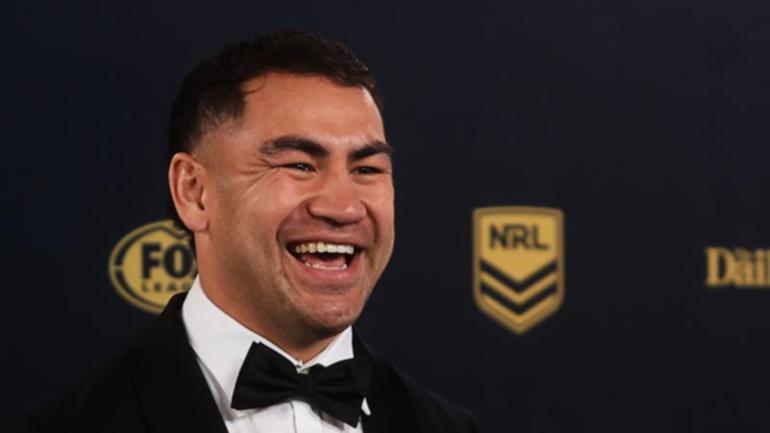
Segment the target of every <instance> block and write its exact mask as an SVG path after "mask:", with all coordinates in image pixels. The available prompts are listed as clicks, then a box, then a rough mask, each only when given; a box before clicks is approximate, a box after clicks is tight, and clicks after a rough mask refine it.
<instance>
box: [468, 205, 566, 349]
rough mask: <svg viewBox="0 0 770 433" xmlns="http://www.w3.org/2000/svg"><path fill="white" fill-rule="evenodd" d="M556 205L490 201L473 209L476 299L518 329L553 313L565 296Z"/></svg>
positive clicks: (559, 217)
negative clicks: (493, 204) (503, 204)
mask: <svg viewBox="0 0 770 433" xmlns="http://www.w3.org/2000/svg"><path fill="white" fill-rule="evenodd" d="M563 220H564V218H563V214H562V212H561V211H560V210H557V209H549V208H539V207H523V206H510V207H489V208H479V209H476V210H475V211H474V212H473V242H474V245H473V285H474V289H473V294H474V298H475V299H476V305H478V307H479V308H480V309H481V311H483V312H484V313H486V314H487V315H489V316H490V317H492V318H493V319H495V320H496V321H497V322H499V323H501V324H502V325H504V326H505V327H507V328H509V329H510V330H512V331H513V332H515V333H517V334H523V333H524V332H527V331H528V330H529V329H530V328H532V327H533V326H535V325H537V324H538V323H540V322H542V321H543V320H545V319H546V318H547V317H549V316H550V315H552V314H553V313H555V312H556V311H557V310H558V309H559V307H560V306H561V303H562V300H563V299H564V235H563V232H564V229H563V226H564V224H563Z"/></svg>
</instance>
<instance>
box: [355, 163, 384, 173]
mask: <svg viewBox="0 0 770 433" xmlns="http://www.w3.org/2000/svg"><path fill="white" fill-rule="evenodd" d="M355 172H356V173H358V174H379V173H382V170H380V169H379V168H377V167H372V166H368V165H365V166H362V167H356V169H355Z"/></svg>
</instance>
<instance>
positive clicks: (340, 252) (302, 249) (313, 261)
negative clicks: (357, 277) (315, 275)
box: [287, 242, 361, 271]
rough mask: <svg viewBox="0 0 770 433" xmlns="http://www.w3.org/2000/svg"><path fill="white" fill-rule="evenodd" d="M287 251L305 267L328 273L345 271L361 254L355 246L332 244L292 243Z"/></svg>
mask: <svg viewBox="0 0 770 433" xmlns="http://www.w3.org/2000/svg"><path fill="white" fill-rule="evenodd" d="M287 249H288V250H289V253H291V255H293V256H294V257H295V258H296V259H297V260H299V261H300V262H302V263H303V264H304V265H305V266H307V267H310V268H313V269H321V270H327V271H344V270H345V269H347V268H348V267H350V264H351V263H352V262H353V260H354V259H355V258H356V257H357V256H358V255H359V254H360V253H361V248H360V247H357V246H355V245H351V244H335V243H330V242H292V243H290V244H289V245H287Z"/></svg>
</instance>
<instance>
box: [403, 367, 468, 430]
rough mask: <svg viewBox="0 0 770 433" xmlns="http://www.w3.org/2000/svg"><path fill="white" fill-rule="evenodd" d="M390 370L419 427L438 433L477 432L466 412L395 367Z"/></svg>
mask: <svg viewBox="0 0 770 433" xmlns="http://www.w3.org/2000/svg"><path fill="white" fill-rule="evenodd" d="M392 368H393V369H394V371H395V372H396V374H397V375H398V376H399V377H400V379H401V380H402V382H403V384H404V387H405V388H406V391H407V393H408V394H409V397H410V399H411V401H412V404H413V405H414V408H415V413H416V415H417V419H418V421H419V423H420V424H421V425H424V426H431V427H432V428H433V430H435V431H440V432H457V433H460V432H464V433H465V432H467V433H471V432H474V433H475V432H478V426H477V425H476V419H475V418H474V417H473V415H472V414H471V413H470V412H469V411H468V410H466V409H464V408H461V407H460V406H457V405H456V404H454V403H452V402H450V401H449V400H447V399H445V398H444V397H442V396H440V395H438V394H436V393H434V392H431V391H429V390H427V389H425V388H424V387H423V386H422V385H420V384H419V383H418V382H417V381H416V380H414V379H413V378H412V377H411V376H409V375H408V374H406V373H404V372H403V371H401V370H400V369H398V368H397V367H392Z"/></svg>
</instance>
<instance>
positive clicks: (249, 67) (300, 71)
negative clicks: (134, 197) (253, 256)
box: [168, 30, 382, 248]
mask: <svg viewBox="0 0 770 433" xmlns="http://www.w3.org/2000/svg"><path fill="white" fill-rule="evenodd" d="M270 72H283V73H288V74H294V75H307V76H320V77H324V78H327V79H329V80H330V81H332V82H334V83H336V84H339V85H341V86H349V87H362V88H364V89H366V90H367V91H369V94H370V95H371V96H372V99H374V103H375V104H376V105H377V108H378V109H379V110H380V112H382V96H381V95H380V91H379V88H378V87H377V82H376V81H375V80H374V76H372V74H371V73H370V72H369V68H367V67H366V65H365V64H364V63H363V62H362V61H361V60H360V59H359V58H358V57H356V55H355V54H353V52H352V51H351V50H350V49H349V48H348V47H346V46H345V45H343V44H341V43H340V42H337V41H333V40H329V39H326V38H324V37H322V36H320V35H318V34H315V33H307V32H302V31H295V30H281V31H275V32H271V33H267V34H265V35H259V36H256V37H254V38H253V39H250V40H246V41H242V42H236V43H234V44H230V45H227V46H226V47H224V48H223V49H222V50H221V51H219V52H218V53H216V54H215V55H213V56H212V57H209V58H207V59H204V60H203V61H201V62H200V63H198V65H196V66H195V67H194V68H193V69H192V70H191V71H190V72H189V73H188V74H187V75H186V76H185V78H184V80H183V81H182V84H181V86H180V87H179V91H178V92H177V95H176V98H174V103H173V105H172V107H171V118H170V122H169V134H168V158H169V160H170V159H171V158H172V157H173V156H174V154H176V153H177V152H187V153H190V152H192V150H193V149H194V148H195V146H197V145H198V143H199V142H200V140H201V138H202V137H203V136H204V135H205V133H206V132H208V131H211V130H212V129H214V128H216V127H218V126H220V125H221V124H222V123H223V122H225V121H227V120H231V119H239V118H240V117H241V116H242V115H243V109H244V107H245V102H244V92H243V90H242V89H241V86H242V84H243V83H244V82H246V81H248V80H251V79H254V78H257V77H259V76H262V75H265V74H267V73H270ZM169 205H170V209H169V211H170V214H171V216H172V218H173V219H174V222H175V223H176V224H177V225H178V226H179V227H180V228H182V229H185V226H184V224H183V223H182V221H181V219H180V218H179V215H178V213H177V212H176V208H175V207H174V204H173V201H171V200H169ZM190 239H191V245H192V246H193V248H194V239H193V238H192V236H191V237H190Z"/></svg>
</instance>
